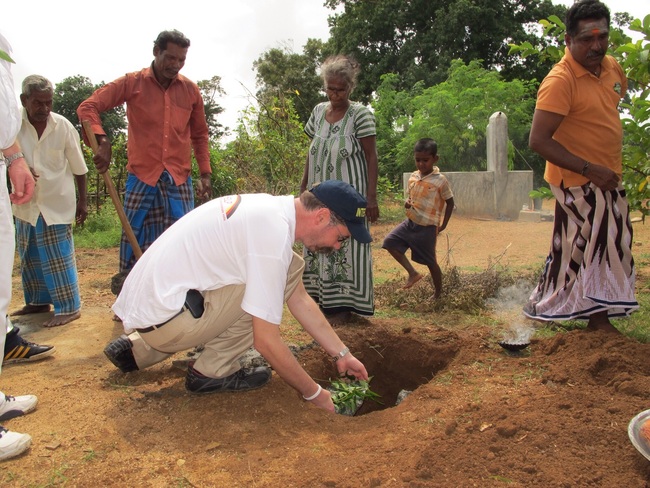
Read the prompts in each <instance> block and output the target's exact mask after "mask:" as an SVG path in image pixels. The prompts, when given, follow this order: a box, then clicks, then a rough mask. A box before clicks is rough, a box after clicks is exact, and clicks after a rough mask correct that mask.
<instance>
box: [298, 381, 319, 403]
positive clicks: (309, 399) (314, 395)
mask: <svg viewBox="0 0 650 488" xmlns="http://www.w3.org/2000/svg"><path fill="white" fill-rule="evenodd" d="M321 391H323V387H322V386H320V385H318V389H317V390H316V393H314V394H313V395H312V396H308V397H306V396H305V395H303V396H302V397H303V398H304V399H305V400H307V401H308V402H311V401H312V400H313V399H314V398H316V397H317V396H318V395H320V392H321Z"/></svg>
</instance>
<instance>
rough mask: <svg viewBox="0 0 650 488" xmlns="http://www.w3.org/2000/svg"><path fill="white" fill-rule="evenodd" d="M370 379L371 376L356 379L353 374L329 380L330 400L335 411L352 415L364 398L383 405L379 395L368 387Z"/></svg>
mask: <svg viewBox="0 0 650 488" xmlns="http://www.w3.org/2000/svg"><path fill="white" fill-rule="evenodd" d="M371 380H372V377H370V378H368V380H367V381H366V380H357V379H356V378H354V377H353V376H346V377H343V378H338V379H335V380H330V387H329V390H330V392H331V393H332V402H334V407H335V408H336V413H340V414H342V415H349V416H352V415H354V414H355V413H357V410H359V408H360V407H361V405H362V404H363V402H364V400H372V401H373V402H376V403H379V404H380V405H383V402H382V401H381V400H379V399H380V398H381V395H379V394H377V393H375V392H374V391H372V390H371V389H370V386H369V383H370V381H371Z"/></svg>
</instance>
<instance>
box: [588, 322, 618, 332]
mask: <svg viewBox="0 0 650 488" xmlns="http://www.w3.org/2000/svg"><path fill="white" fill-rule="evenodd" d="M587 330H591V331H596V330H602V331H603V332H609V333H610V334H620V333H621V331H620V330H618V329H617V328H616V327H614V325H613V324H612V323H611V322H610V321H609V320H606V321H596V320H594V321H592V320H590V321H589V323H588V324H587Z"/></svg>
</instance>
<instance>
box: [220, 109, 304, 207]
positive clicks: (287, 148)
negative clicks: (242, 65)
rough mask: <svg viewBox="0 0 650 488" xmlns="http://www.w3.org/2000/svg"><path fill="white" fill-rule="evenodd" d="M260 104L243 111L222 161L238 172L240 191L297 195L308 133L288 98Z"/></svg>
mask: <svg viewBox="0 0 650 488" xmlns="http://www.w3.org/2000/svg"><path fill="white" fill-rule="evenodd" d="M258 103H259V108H257V107H253V106H250V107H248V108H247V109H246V110H245V111H244V114H243V116H242V119H241V120H240V124H239V126H238V127H237V130H236V133H237V138H236V139H235V140H234V141H233V142H230V143H229V144H228V145H227V147H226V149H225V151H224V154H223V158H222V164H223V166H224V167H228V168H231V169H232V170H233V171H234V172H235V173H236V182H237V191H238V192H246V193H255V192H263V193H271V194H275V195H287V194H295V193H297V191H298V189H299V188H300V180H301V179H302V174H303V170H304V167H305V158H306V155H307V147H308V139H307V136H305V134H304V132H303V127H302V124H301V123H300V121H299V120H298V116H297V114H296V111H295V110H294V108H293V103H292V101H291V99H290V98H289V97H277V98H271V99H268V100H258Z"/></svg>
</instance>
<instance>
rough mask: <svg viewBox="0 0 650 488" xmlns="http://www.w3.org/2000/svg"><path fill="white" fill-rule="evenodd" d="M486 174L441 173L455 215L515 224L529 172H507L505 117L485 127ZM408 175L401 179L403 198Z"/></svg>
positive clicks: (525, 200) (498, 115)
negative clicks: (512, 221) (454, 207)
mask: <svg viewBox="0 0 650 488" xmlns="http://www.w3.org/2000/svg"><path fill="white" fill-rule="evenodd" d="M486 136H487V148H486V152H487V169H488V170H487V171H471V172H452V173H447V172H445V171H442V173H443V174H444V175H445V176H446V177H447V179H448V180H449V184H450V185H451V190H452V191H453V192H454V203H455V204H456V213H457V214H459V215H465V216H468V217H485V218H492V219H508V220H517V219H518V218H519V212H520V210H521V209H522V207H523V206H524V205H527V204H529V202H530V197H529V196H528V193H529V192H530V191H531V190H532V189H533V172H532V171H508V117H506V114H504V113H503V112H495V113H493V114H492V115H491V116H490V120H489V123H488V126H487V132H486ZM409 176H410V173H404V174H403V176H402V181H403V188H404V198H406V188H407V187H408V180H409Z"/></svg>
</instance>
